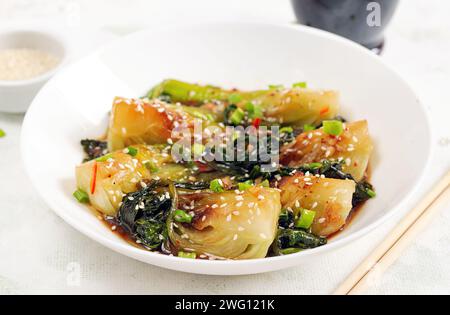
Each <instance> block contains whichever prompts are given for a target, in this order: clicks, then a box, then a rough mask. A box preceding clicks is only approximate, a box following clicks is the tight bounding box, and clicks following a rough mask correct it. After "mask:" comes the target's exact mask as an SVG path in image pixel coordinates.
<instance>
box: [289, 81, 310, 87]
mask: <svg viewBox="0 0 450 315" xmlns="http://www.w3.org/2000/svg"><path fill="white" fill-rule="evenodd" d="M292 87H300V88H304V89H305V88H307V87H308V84H307V83H306V82H297V83H294V84H292Z"/></svg>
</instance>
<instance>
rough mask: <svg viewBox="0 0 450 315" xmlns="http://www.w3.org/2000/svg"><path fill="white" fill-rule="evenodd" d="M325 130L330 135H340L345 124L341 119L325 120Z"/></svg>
mask: <svg viewBox="0 0 450 315" xmlns="http://www.w3.org/2000/svg"><path fill="white" fill-rule="evenodd" d="M323 131H324V132H325V133H327V134H329V135H333V136H339V135H340V134H341V133H342V132H343V131H344V124H343V123H342V121H339V120H325V121H324V122H323Z"/></svg>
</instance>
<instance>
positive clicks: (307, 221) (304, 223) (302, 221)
mask: <svg viewBox="0 0 450 315" xmlns="http://www.w3.org/2000/svg"><path fill="white" fill-rule="evenodd" d="M315 216H316V211H312V210H307V209H301V211H300V218H298V220H297V221H295V227H297V228H301V229H309V228H310V227H311V225H312V224H313V221H314V218H315Z"/></svg>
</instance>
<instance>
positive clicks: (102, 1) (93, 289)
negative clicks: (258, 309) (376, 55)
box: [0, 0, 450, 294]
mask: <svg viewBox="0 0 450 315" xmlns="http://www.w3.org/2000/svg"><path fill="white" fill-rule="evenodd" d="M103 5H108V9H107V10H105V9H104V7H103ZM448 12H450V2H449V1H446V0H430V1H423V0H408V1H403V2H401V5H400V7H399V10H398V12H397V15H396V16H395V18H394V20H393V23H392V25H391V26H390V28H389V30H388V33H387V45H386V50H385V54H384V56H383V58H384V59H385V60H386V61H387V62H388V63H390V64H392V65H393V66H394V67H395V68H396V69H397V70H398V72H399V73H400V74H401V75H402V76H403V77H405V78H406V80H407V81H408V82H409V83H410V84H411V85H412V87H413V88H414V89H416V91H417V94H418V95H419V97H420V98H421V100H422V101H423V102H424V103H425V104H426V106H427V108H428V109H429V111H430V113H431V114H432V117H433V124H434V132H435V136H434V140H433V141H434V144H435V145H436V151H435V155H434V159H433V161H434V162H433V167H432V169H431V170H430V172H429V174H428V175H427V177H426V180H425V181H424V183H423V185H422V188H423V190H422V191H423V193H424V192H426V191H427V190H428V189H429V188H430V187H431V185H432V184H433V183H434V182H435V180H436V179H437V178H438V177H439V176H441V175H442V174H443V173H444V172H445V171H446V170H447V169H449V167H450V162H449V161H450V124H449V117H450V106H449V104H448V99H447V98H446V95H447V93H448V85H449V82H450V61H449V57H448V56H450V20H449V19H448V16H447V14H448ZM180 16H184V17H185V18H193V19H207V20H216V19H223V18H228V19H230V18H234V19H241V20H242V19H245V20H262V21H267V20H269V21H273V22H279V23H289V22H291V21H293V19H294V18H293V14H292V11H291V8H290V4H289V1H287V0H285V1H280V0H246V1H237V0H228V1H207V0H193V1H182V0H177V1H174V0H172V1H167V0H165V1H160V0H154V1H147V0H131V1H130V0H126V1H125V0H108V1H106V0H95V1H93V0H89V1H87V0H69V1H62V0H59V1H58V0H33V1H31V0H3V1H2V2H1V3H0V21H6V22H10V23H21V22H22V21H29V20H30V19H47V20H48V19H53V20H55V21H56V23H66V24H69V25H78V24H79V23H81V24H82V25H83V26H91V27H107V28H108V29H110V30H114V31H115V32H117V33H126V32H128V31H129V30H133V29H138V28H140V27H142V26H144V25H146V24H157V23H164V22H167V21H170V20H173V19H174V18H179V17H180ZM0 102H1V100H0ZM407 114H408V113H405V117H404V119H405V121H403V122H399V132H408V128H413V127H414V126H409V125H408V122H407V119H408V115H407ZM386 115H389V113H386ZM22 119H23V117H22V115H7V114H0V128H2V129H3V130H5V131H6V133H7V136H6V137H5V138H0V294H1V293H3V294H13V293H35V294H37V293H41V294H46V293H62V294H69V293H75V294H78V293H80V294H81V293H88V294H89V293H112V294H114V293H117V294H119V293H121V294H123V293H128V294H131V293H147V294H182V293H190V294H201V293H204V294H311V293H331V292H332V291H333V289H334V288H335V287H336V286H337V285H338V284H339V283H340V281H342V280H343V279H344V278H345V276H346V275H347V274H348V273H350V272H351V270H352V269H353V268H354V267H355V266H356V265H357V264H358V263H359V262H360V261H361V260H362V259H363V258H364V257H365V256H366V255H367V254H368V253H369V252H370V251H371V250H372V249H373V248H374V246H375V245H376V244H377V243H379V241H380V240H382V239H383V237H384V236H385V235H386V234H387V233H388V232H389V230H390V229H391V228H392V227H393V226H394V225H395V223H396V221H397V220H399V219H400V218H401V215H402V214H404V213H406V212H407V211H408V210H409V209H411V206H412V205H414V203H415V202H416V201H417V200H418V199H419V198H420V197H421V196H420V195H417V196H415V198H414V199H412V200H411V201H410V202H409V204H408V205H407V206H405V208H404V209H402V210H403V213H401V214H400V215H399V216H397V218H395V219H393V220H392V221H391V222H389V223H388V224H386V225H385V226H382V227H380V228H378V229H376V230H375V231H373V232H371V233H369V234H368V235H366V236H365V237H364V238H362V239H360V240H358V241H356V242H354V243H352V244H351V245H349V246H347V247H344V248H341V249H339V250H336V251H335V252H332V253H329V254H326V255H323V256H321V257H320V258H316V259H313V260H311V261H309V262H308V263H305V264H302V265H300V266H298V267H294V268H290V269H287V270H282V271H278V272H273V273H266V274H260V275H251V276H235V277H219V276H200V275H192V274H185V273H180V272H174V271H169V270H164V269H161V268H158V267H153V266H151V265H146V264H144V263H141V262H138V261H135V260H133V259H131V258H128V257H125V256H122V255H120V254H117V253H115V252H113V251H111V250H109V249H106V248H104V247H102V246H101V245H99V244H97V243H96V242H94V241H91V240H90V239H88V238H87V237H85V236H83V235H82V234H80V233H78V232H77V231H75V230H74V229H73V228H71V227H70V226H69V225H67V224H66V223H65V222H63V221H62V220H61V219H60V218H59V217H57V216H56V215H55V214H54V213H53V212H52V211H51V210H50V209H49V208H48V207H47V206H46V205H45V204H44V203H43V201H42V200H41V199H40V197H39V196H38V195H37V193H36V191H35V190H34V189H33V188H32V187H31V185H30V183H29V181H28V179H27V177H26V174H25V173H24V169H23V167H22V165H21V161H20V150H19V136H20V125H21V123H22ZM417 150H420V148H417ZM55 152H57V148H55ZM399 158H407V157H399ZM387 178H389V175H388V174H387ZM391 179H392V180H395V176H394V177H392V178H391ZM442 210H443V211H442V212H441V213H440V214H439V215H438V217H437V218H435V220H434V221H433V222H432V224H431V225H430V226H429V227H428V228H427V229H426V230H425V231H424V232H423V233H422V235H421V236H420V237H419V238H418V239H417V240H416V241H415V242H414V244H413V245H412V246H411V247H410V248H408V249H407V250H406V251H405V252H404V254H403V255H402V256H401V258H400V259H399V260H398V261H397V262H396V263H395V264H394V265H393V266H391V267H390V268H389V270H388V271H387V272H386V273H384V274H383V275H380V277H379V278H374V279H373V283H372V286H371V287H370V289H369V290H368V293H375V294H392V293H395V294H402V293H411V294H418V293H425V294H426V293H447V294H449V293H450V246H449V244H450V230H449V226H450V205H448V206H447V207H445V209H442Z"/></svg>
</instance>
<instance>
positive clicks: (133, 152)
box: [127, 147, 138, 156]
mask: <svg viewBox="0 0 450 315" xmlns="http://www.w3.org/2000/svg"><path fill="white" fill-rule="evenodd" d="M127 154H129V155H131V156H136V155H137V154H138V149H136V148H133V147H128V148H127Z"/></svg>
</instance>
